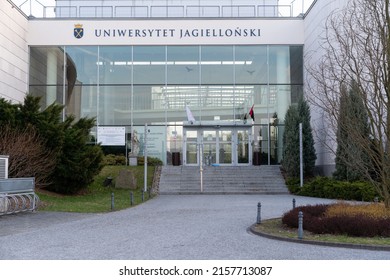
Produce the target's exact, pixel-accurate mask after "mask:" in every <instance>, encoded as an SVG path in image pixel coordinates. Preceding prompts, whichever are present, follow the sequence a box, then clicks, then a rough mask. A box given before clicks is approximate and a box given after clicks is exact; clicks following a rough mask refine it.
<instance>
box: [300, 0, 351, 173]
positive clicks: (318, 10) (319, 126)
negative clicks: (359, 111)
mask: <svg viewBox="0 0 390 280" xmlns="http://www.w3.org/2000/svg"><path fill="white" fill-rule="evenodd" d="M347 2H348V0H317V1H316V3H315V4H314V5H313V6H312V9H311V10H310V11H309V12H308V14H307V15H306V17H305V20H304V33H305V46H304V63H305V68H306V67H309V65H315V64H316V63H317V62H318V61H319V60H320V59H321V57H322V55H323V47H324V45H322V46H321V45H320V44H321V43H323V42H322V41H321V38H323V37H324V31H325V28H324V27H325V22H326V19H327V18H328V17H329V15H331V14H332V12H333V11H335V10H337V9H341V8H342V7H344V6H345V5H346V3H347ZM308 83H313V81H311V80H310V77H309V76H308V75H307V72H306V71H305V84H306V85H305V94H306V95H309V94H310V92H309V91H308V90H307V89H308ZM311 117H312V127H313V130H314V136H315V139H314V140H315V142H316V144H315V148H316V152H317V162H316V165H317V166H318V167H320V169H321V172H322V173H323V174H325V175H330V174H331V173H332V172H333V170H334V158H335V156H334V153H332V152H331V151H330V150H329V148H328V147H327V145H330V146H332V147H334V148H335V147H336V143H334V141H332V140H330V138H334V137H333V136H332V135H334V134H333V131H331V130H330V129H329V126H328V125H327V121H326V119H325V118H324V117H323V114H322V111H321V110H320V109H319V108H318V107H315V106H313V105H311ZM329 136H332V137H329ZM324 143H326V145H324Z"/></svg>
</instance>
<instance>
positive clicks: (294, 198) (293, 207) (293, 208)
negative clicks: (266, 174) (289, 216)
mask: <svg viewBox="0 0 390 280" xmlns="http://www.w3.org/2000/svg"><path fill="white" fill-rule="evenodd" d="M292 202H293V209H295V202H296V201H295V198H293V200H292Z"/></svg>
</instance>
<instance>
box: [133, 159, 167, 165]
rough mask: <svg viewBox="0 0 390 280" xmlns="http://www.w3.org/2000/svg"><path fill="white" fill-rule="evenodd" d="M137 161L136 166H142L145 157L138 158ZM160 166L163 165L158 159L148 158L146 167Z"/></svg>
mask: <svg viewBox="0 0 390 280" xmlns="http://www.w3.org/2000/svg"><path fill="white" fill-rule="evenodd" d="M137 160H138V165H144V163H145V157H138V158H137ZM162 164H163V163H162V161H161V160H160V159H159V158H155V157H148V166H158V165H162Z"/></svg>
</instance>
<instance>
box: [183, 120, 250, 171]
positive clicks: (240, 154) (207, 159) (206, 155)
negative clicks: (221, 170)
mask: <svg viewBox="0 0 390 280" xmlns="http://www.w3.org/2000/svg"><path fill="white" fill-rule="evenodd" d="M251 129H252V128H251V127H241V128H236V127H233V128H232V127H220V128H215V127H184V131H183V132H184V137H183V139H184V142H185V143H184V145H183V149H184V150H183V155H184V158H183V164H184V165H199V163H200V162H201V161H202V164H203V165H228V166H231V165H249V164H252V147H251V145H250V138H251Z"/></svg>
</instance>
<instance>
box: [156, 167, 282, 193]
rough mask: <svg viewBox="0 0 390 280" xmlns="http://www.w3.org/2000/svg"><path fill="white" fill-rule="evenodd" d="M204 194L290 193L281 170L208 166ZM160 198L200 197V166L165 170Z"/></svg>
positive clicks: (160, 185)
mask: <svg viewBox="0 0 390 280" xmlns="http://www.w3.org/2000/svg"><path fill="white" fill-rule="evenodd" d="M202 176H203V193H208V194H211V193H219V194H222V193H231V194H239V193H243V194H244V193H256V194H260V193H261V194H274V193H288V190H287V187H286V185H285V182H284V179H283V177H282V175H281V172H280V168H279V166H226V167H225V166H218V167H214V166H206V167H204V168H203V171H202ZM159 191H160V194H196V193H201V191H200V169H199V167H198V166H164V167H163V168H162V171H161V177H160V183H159Z"/></svg>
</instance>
